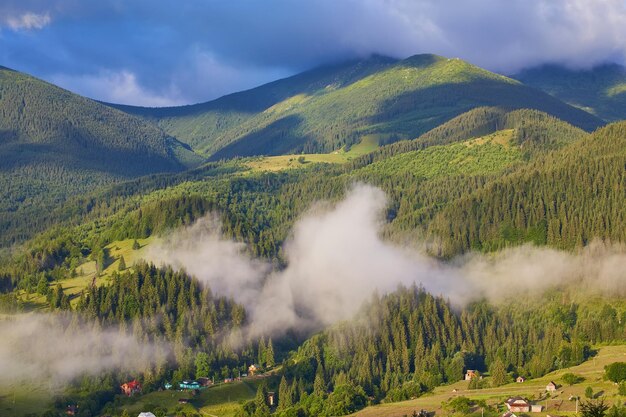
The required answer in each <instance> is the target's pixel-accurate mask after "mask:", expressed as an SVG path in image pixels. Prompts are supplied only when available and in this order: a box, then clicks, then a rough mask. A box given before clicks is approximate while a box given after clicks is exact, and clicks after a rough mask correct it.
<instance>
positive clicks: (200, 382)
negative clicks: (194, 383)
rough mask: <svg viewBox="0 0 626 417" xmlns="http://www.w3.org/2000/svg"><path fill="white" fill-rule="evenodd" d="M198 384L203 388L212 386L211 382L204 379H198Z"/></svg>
mask: <svg viewBox="0 0 626 417" xmlns="http://www.w3.org/2000/svg"><path fill="white" fill-rule="evenodd" d="M198 383H199V384H200V386H203V387H208V386H209V385H213V381H211V380H210V379H209V378H205V377H202V378H198Z"/></svg>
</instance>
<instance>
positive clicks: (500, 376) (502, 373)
mask: <svg viewBox="0 0 626 417" xmlns="http://www.w3.org/2000/svg"><path fill="white" fill-rule="evenodd" d="M489 373H490V374H491V384H492V386H494V387H499V386H500V385H504V384H506V383H507V382H508V379H509V376H508V374H507V372H506V367H505V366H504V363H503V362H502V361H501V360H500V358H497V359H496V360H495V362H493V363H492V364H491V367H490V368H489Z"/></svg>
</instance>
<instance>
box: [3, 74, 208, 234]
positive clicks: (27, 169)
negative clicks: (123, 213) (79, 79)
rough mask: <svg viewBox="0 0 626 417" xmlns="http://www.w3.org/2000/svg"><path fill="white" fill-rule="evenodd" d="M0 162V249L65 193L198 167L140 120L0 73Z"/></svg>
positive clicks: (188, 154)
mask: <svg viewBox="0 0 626 417" xmlns="http://www.w3.org/2000/svg"><path fill="white" fill-rule="evenodd" d="M0 159H1V160H2V163H1V164H0V189H1V190H2V193H1V194H0V197H1V198H0V200H1V202H0V213H1V214H2V215H1V218H2V220H0V230H2V231H3V237H2V242H3V244H6V243H10V242H13V241H20V240H23V239H24V238H26V237H29V236H30V235H32V231H33V230H40V227H41V226H43V225H39V224H38V223H37V222H36V221H34V222H33V221H29V219H30V220H32V219H36V218H37V217H39V216H40V215H41V214H42V213H46V212H47V211H49V210H51V209H52V208H53V207H55V206H56V205H58V204H60V203H62V202H63V201H64V200H65V199H67V197H69V196H71V195H75V194H78V193H83V192H85V191H91V190H94V189H96V188H97V187H99V186H102V185H105V184H110V183H113V182H119V181H122V180H125V179H128V178H132V177H138V176H141V175H146V174H150V173H156V172H176V171H181V170H184V169H186V168H187V167H188V166H191V165H193V164H197V163H198V162H199V161H200V158H199V157H197V156H196V155H195V154H194V153H193V152H192V151H190V150H189V149H187V147H186V146H185V145H183V144H182V143H180V142H178V141H177V140H175V139H174V138H172V137H170V136H168V135H167V134H165V133H163V132H162V131H161V130H160V129H159V128H157V127H155V126H153V125H151V124H150V123H147V122H145V121H144V120H142V119H140V118H137V117H133V116H129V115H127V114H124V113H122V112H120V111H118V110H114V109H111V108H109V107H106V106H104V105H101V104H99V103H97V102H94V101H92V100H89V99H86V98H83V97H80V96H77V95H75V94H72V93H70V92H68V91H65V90H62V89H60V88H58V87H55V86H53V85H50V84H48V83H45V82H43V81H40V80H37V79H35V78H33V77H30V76H28V75H25V74H21V73H19V72H16V71H12V70H9V69H3V68H0ZM38 226H39V228H38ZM16 229H22V230H21V231H18V230H16ZM29 229H30V231H29ZM8 230H12V231H13V232H12V233H6V232H7V231H8Z"/></svg>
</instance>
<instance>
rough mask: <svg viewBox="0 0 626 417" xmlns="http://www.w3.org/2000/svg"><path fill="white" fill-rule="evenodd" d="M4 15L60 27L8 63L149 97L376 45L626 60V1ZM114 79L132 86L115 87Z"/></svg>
mask: <svg viewBox="0 0 626 417" xmlns="http://www.w3.org/2000/svg"><path fill="white" fill-rule="evenodd" d="M44 7H45V8H44ZM7 16H13V18H12V22H13V23H12V25H13V27H20V28H25V29H26V28H32V29H35V28H37V27H43V26H45V25H46V24H49V23H50V16H53V17H54V18H55V20H59V22H61V20H60V19H62V24H61V23H59V24H57V25H53V26H51V28H50V29H51V31H53V30H57V31H58V32H52V36H50V37H47V38H45V39H44V38H41V39H39V38H36V37H30V36H29V37H23V38H19V39H17V38H12V39H11V40H10V41H6V42H5V41H4V40H0V58H1V59H3V60H4V62H3V64H4V65H8V66H14V67H16V68H20V69H24V70H26V71H28V70H29V68H37V69H39V72H38V75H43V76H44V78H46V79H51V78H50V77H51V76H54V75H55V74H59V73H63V74H66V76H67V77H69V78H74V77H73V76H70V75H67V74H75V73H79V74H82V77H86V78H90V79H92V81H93V82H87V80H80V79H79V80H78V82H82V84H83V87H84V88H83V89H82V90H81V92H84V94H87V95H88V96H91V97H95V98H98V99H102V100H113V99H114V97H119V99H118V100H116V101H122V102H124V103H133V104H145V105H153V106H158V105H163V103H182V102H184V103H191V102H199V101H206V100H209V99H213V98H217V97H218V96H220V95H223V94H227V93H230V92H234V91H239V90H242V89H246V88H250V87H254V86H256V85H257V84H260V83H263V82H267V81H270V80H272V79H275V78H278V77H282V76H285V75H288V74H293V73H297V72H300V71H302V70H303V69H306V68H311V67H315V66H318V65H321V64H326V63H330V62H336V61H339V60H346V59H351V58H355V57H365V56H367V55H370V54H372V53H378V54H383V55H390V56H394V57H397V58H404V57H408V56H410V55H414V54H418V53H435V54H439V55H444V56H448V57H459V58H462V59H465V60H468V61H470V62H472V63H474V64H476V65H479V66H482V67H485V68H487V69H489V70H492V71H499V72H503V73H512V72H515V71H518V70H520V69H522V68H525V67H530V66H535V65H540V64H545V63H556V64H565V65H568V66H571V67H581V68H588V67H591V66H593V65H597V64H601V63H605V62H618V63H622V64H623V63H624V61H625V58H626V36H624V34H625V33H626V31H625V29H624V28H625V27H626V3H625V2H624V0H447V1H442V0H343V1H339V2H338V1H336V0H317V1H311V2H297V1H292V0H268V1H266V2H241V1H229V2H187V3H186V4H185V7H180V5H179V4H177V3H172V2H146V1H132V0H131V1H126V2H119V1H117V0H103V1H101V2H81V1H78V0H50V1H47V2H45V4H44V2H41V1H38V0H3V1H2V3H1V4H0V26H4V25H7ZM86 27H88V28H89V30H87V31H86V30H85V28H86ZM54 35H58V36H54ZM46 36H48V31H46ZM9 42H14V43H9ZM25 48H26V49H27V50H29V51H31V50H32V51H33V53H32V55H34V56H35V57H36V59H33V57H32V56H26V55H25V54H23V51H24V50H25ZM3 50H4V51H3ZM7 60H8V61H7ZM12 60H15V62H13V61H12ZM103 69H104V70H103ZM103 71H104V72H105V73H108V74H109V75H107V74H104V76H103V74H101V72H103ZM125 72H126V73H128V74H131V75H132V77H134V78H133V79H129V77H128V76H126V75H124V73H125ZM116 76H117V77H118V78H121V80H113V81H112V80H111V78H115V77H116ZM79 78H80V77H79ZM98 82H100V83H101V84H102V86H98ZM112 84H113V85H127V87H126V88H124V89H122V90H123V91H121V92H120V91H119V88H118V89H115V88H114V90H115V91H117V94H115V95H113V94H110V93H109V91H110V88H109V87H111V85H112ZM67 85H69V86H72V84H70V83H68V84H67ZM138 86H140V87H138ZM78 87H81V86H80V85H78ZM131 87H132V88H131ZM75 89H76V88H75ZM112 96H113V97H112ZM136 97H138V98H137V99H135V98H136Z"/></svg>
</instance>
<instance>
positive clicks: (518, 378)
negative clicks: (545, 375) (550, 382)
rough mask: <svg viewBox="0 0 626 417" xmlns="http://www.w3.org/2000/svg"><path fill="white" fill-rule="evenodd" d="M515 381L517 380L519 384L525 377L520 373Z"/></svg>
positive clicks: (524, 380)
mask: <svg viewBox="0 0 626 417" xmlns="http://www.w3.org/2000/svg"><path fill="white" fill-rule="evenodd" d="M515 382H517V383H518V384H521V383H522V382H526V378H524V377H523V376H521V375H520V376H518V377H517V378H516V379H515Z"/></svg>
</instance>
